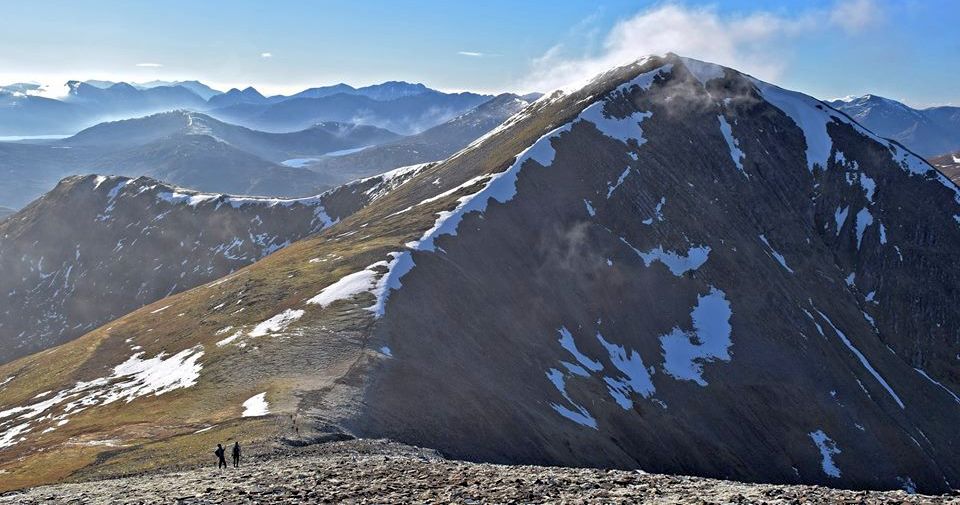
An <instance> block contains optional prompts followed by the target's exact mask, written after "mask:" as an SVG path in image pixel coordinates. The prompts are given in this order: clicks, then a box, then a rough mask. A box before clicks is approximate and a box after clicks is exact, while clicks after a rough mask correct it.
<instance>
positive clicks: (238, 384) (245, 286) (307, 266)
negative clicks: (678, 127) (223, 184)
mask: <svg viewBox="0 0 960 505" xmlns="http://www.w3.org/2000/svg"><path fill="white" fill-rule="evenodd" d="M659 64H660V62H659V61H657V60H654V61H651V62H649V63H648V64H645V65H643V66H642V67H637V66H630V67H625V68H623V69H620V70H619V71H618V72H619V74H615V75H610V76H607V77H606V78H605V79H603V80H602V81H598V82H597V83H595V84H593V85H591V86H588V87H587V88H585V89H583V90H581V91H579V92H577V93H574V94H572V95H567V96H564V97H562V99H557V100H549V99H546V98H545V99H544V100H541V101H540V102H537V103H535V104H533V105H532V106H531V107H530V108H528V109H527V110H526V114H525V115H524V116H523V117H522V118H521V119H520V120H519V121H515V122H514V123H513V124H511V125H510V126H509V128H506V129H504V130H501V131H499V132H497V133H495V134H494V135H492V136H491V137H489V138H488V139H486V141H484V142H483V143H482V144H480V145H479V146H477V147H476V148H472V149H470V148H468V149H467V150H465V151H463V152H461V153H459V154H458V155H455V156H454V157H452V158H451V159H450V160H447V161H446V162H443V163H439V164H436V165H433V166H429V167H427V168H425V169H424V170H422V171H421V172H420V173H418V174H417V176H416V177H415V178H413V179H412V180H411V181H410V182H407V183H406V184H404V185H402V186H400V187H399V188H397V189H396V190H394V191H392V192H390V193H388V194H387V195H386V196H384V197H383V198H382V199H380V200H378V201H376V202H375V203H374V204H372V205H370V206H369V207H367V208H365V209H364V210H361V211H360V212H358V213H356V214H354V215H353V216H351V217H349V218H347V219H345V220H344V221H342V222H340V223H339V224H337V225H336V226H333V227H331V228H329V229H327V230H325V231H324V232H322V233H320V234H319V235H317V236H314V237H311V238H308V239H305V240H302V241H300V242H298V243H296V244H293V245H292V246H290V247H288V248H286V249H283V250H281V251H279V252H277V253H275V254H273V255H271V256H269V257H267V258H265V259H263V260H261V261H260V262H258V263H255V264H253V265H251V266H249V267H247V268H244V269H243V270H240V271H238V272H237V273H234V274H232V275H230V276H228V277H227V278H225V279H222V280H220V281H216V282H213V283H210V284H208V285H205V286H201V287H198V288H194V289H192V290H190V291H186V292H183V293H180V294H178V295H174V296H172V297H170V298H167V299H164V300H160V301H158V302H155V303H154V304H152V305H149V306H147V307H144V308H142V309H140V310H138V311H135V312H133V313H131V314H128V315H126V316H124V317H122V318H120V319H118V320H116V321H114V322H112V323H109V324H107V325H105V326H104V327H102V328H100V329H98V330H95V331H93V332H91V333H89V334H87V335H85V336H83V337H81V338H79V339H77V340H75V341H73V342H70V343H68V344H65V345H63V346H60V347H57V348H54V349H50V350H48V351H45V352H43V353H40V354H36V355H33V356H29V357H26V358H23V359H21V360H18V361H15V362H13V363H10V364H7V365H5V366H3V367H0V381H2V380H3V379H2V378H5V377H8V376H13V375H15V376H16V379H15V380H13V381H12V382H10V383H9V384H7V386H6V388H5V389H0V408H8V407H9V406H11V405H18V404H26V403H32V402H31V401H30V399H31V398H33V397H34V396H35V395H36V394H38V393H40V392H43V391H49V390H54V391H59V390H61V389H64V388H67V387H69V386H71V385H72V384H73V383H74V382H76V381H78V380H91V379H93V378H97V377H102V376H106V375H109V373H110V370H112V368H113V367H114V366H116V365H117V364H119V363H121V362H123V361H124V360H126V359H127V358H128V357H129V356H131V355H132V354H133V351H131V350H130V349H129V348H130V346H132V345H140V346H142V347H143V351H144V352H145V355H146V357H153V356H156V355H157V354H159V353H161V352H166V353H167V354H168V355H169V354H175V353H176V352H179V351H181V350H184V349H189V348H191V347H194V346H196V345H198V344H199V345H203V348H204V355H203V357H202V358H201V360H200V362H201V363H202V364H203V371H202V372H201V374H200V379H199V381H198V383H197V384H196V385H195V386H193V387H190V388H186V389H178V390H175V391H173V392H170V393H167V394H164V395H162V396H159V397H155V396H145V397H141V398H138V399H137V400H135V401H134V402H132V403H129V404H127V403H122V402H118V403H115V404H112V405H109V406H105V407H97V408H91V409H89V410H87V411H84V412H82V413H80V414H77V415H75V416H73V417H72V418H71V421H70V422H69V424H67V425H65V426H62V427H59V428H57V429H56V430H55V431H53V432H51V433H48V434H46V435H38V433H39V432H40V431H41V430H42V429H43V427H44V426H42V425H38V426H39V427H38V428H36V429H34V431H32V432H31V433H30V434H29V435H28V439H27V441H25V442H23V443H21V444H19V445H15V446H13V447H10V448H6V449H0V472H2V471H6V472H8V473H6V474H4V479H2V481H0V491H3V490H10V489H16V488H21V487H25V486H33V485H39V484H44V483H50V482H54V481H59V480H63V479H65V478H69V477H70V476H71V475H73V476H74V477H76V478H81V477H84V476H86V475H90V474H94V473H95V474H98V475H118V474H124V473H128V472H132V471H136V470H141V469H145V468H161V467H175V466H176V465H177V464H179V463H180V462H182V461H184V460H185V459H192V458H197V457H206V456H207V452H209V450H212V448H211V447H212V445H214V444H215V443H216V442H218V441H225V440H226V439H227V438H229V437H233V436H241V437H242V438H243V439H244V440H245V441H246V442H247V443H257V442H265V441H268V440H270V439H273V438H275V437H277V436H279V435H282V434H284V433H285V432H286V431H285V430H288V429H289V426H288V424H287V422H286V421H284V417H287V418H289V416H290V415H294V414H295V413H296V412H298V410H300V409H303V410H305V409H307V408H313V409H314V410H312V411H311V412H310V414H311V415H312V417H313V421H314V422H329V423H332V424H336V421H337V419H338V418H342V417H343V416H348V415H350V413H351V406H352V405H356V402H357V401H362V396H361V395H362V392H363V385H364V377H365V375H366V372H367V371H368V370H369V369H370V367H373V366H375V365H376V363H377V360H379V359H383V358H382V356H381V355H380V354H379V353H377V352H376V351H374V350H373V349H377V348H378V347H379V346H377V345H375V343H370V342H367V338H368V337H369V335H370V328H371V326H372V324H374V322H375V321H374V319H373V317H372V314H371V313H370V312H369V311H367V310H365V309H364V308H365V307H368V306H370V305H371V304H372V296H371V295H368V294H363V295H360V296H358V297H355V298H354V299H352V300H347V301H340V302H336V303H334V304H333V305H331V306H330V307H327V308H325V309H321V308H320V307H319V306H316V305H305V303H304V302H305V301H306V300H308V299H309V298H311V297H313V296H315V295H316V294H317V293H319V292H320V291H321V290H322V289H323V288H324V287H326V286H328V285H330V284H332V283H333V282H335V281H337V280H339V279H340V278H342V277H343V276H345V275H348V274H351V273H354V272H356V271H358V270H361V269H363V268H364V267H366V266H368V265H370V264H372V263H374V262H376V261H380V260H385V259H388V253H390V252H392V251H400V250H403V247H404V246H403V244H405V243H406V242H408V241H410V240H414V239H416V238H419V237H420V235H421V234H422V233H423V231H424V230H426V229H428V228H430V227H431V226H432V225H433V223H434V221H435V219H436V217H435V215H436V213H437V212H439V211H441V210H449V209H451V208H453V207H454V206H455V205H456V201H457V199H458V198H459V197H460V196H463V195H464V194H469V193H471V192H473V191H475V190H476V188H475V187H474V188H470V189H461V190H460V191H458V192H456V193H454V194H451V195H448V196H446V197H444V198H440V199H438V200H435V201H433V202H430V203H429V204H424V205H417V206H415V207H414V208H413V209H412V210H410V211H408V212H403V213H399V214H395V213H396V212H397V211H399V210H402V209H405V208H407V207H409V206H411V205H414V204H416V203H418V202H421V201H423V200H424V199H426V198H429V197H432V196H435V195H437V194H439V193H441V192H443V191H446V190H448V189H451V188H453V187H456V186H458V185H460V184H461V183H463V182H464V181H466V180H469V179H471V178H473V177H475V176H477V175H479V174H484V173H494V172H499V171H502V170H504V169H506V168H507V167H508V166H509V165H510V164H511V163H512V162H513V160H514V158H515V156H516V154H517V153H519V152H521V151H522V150H524V149H525V148H526V147H528V146H529V145H531V144H532V143H533V142H534V141H535V140H536V139H538V138H539V137H540V136H542V135H543V134H544V133H546V132H548V131H550V130H552V129H553V128H556V127H557V126H560V125H562V124H564V123H566V122H568V121H569V120H570V119H571V118H572V117H573V116H575V115H576V114H578V113H579V112H580V110H582V108H583V107H585V106H586V105H588V101H587V100H585V99H586V98H588V97H591V96H598V95H601V94H603V93H606V92H607V91H609V90H610V89H611V88H612V87H613V86H614V85H615V84H617V83H619V82H622V81H623V80H625V79H627V78H629V77H632V76H633V75H636V74H638V73H640V72H642V71H644V70H646V69H648V68H652V67H655V66H659ZM438 178H439V179H440V184H439V185H437V184H433V181H435V180H437V179H438ZM351 231H353V232H355V233H352V234H350V233H349V232H351ZM311 259H317V260H319V261H314V262H311V261H310V260H311ZM220 304H224V306H223V307H221V308H220V309H217V307H218V306H219V305H220ZM165 306H169V308H167V309H165V310H164V311H162V312H159V313H156V314H154V313H152V312H153V311H155V310H157V309H159V308H161V307H165ZM289 308H297V309H302V310H305V311H306V313H305V315H304V316H303V318H302V319H300V320H299V321H298V322H297V323H296V324H294V325H292V326H291V327H290V328H288V329H287V330H286V331H285V332H283V333H282V334H280V335H278V336H263V337H259V338H256V339H249V340H248V342H249V344H248V346H247V347H245V348H239V347H237V346H236V345H228V346H223V347H218V346H217V345H216V342H218V341H219V340H221V339H223V338H224V337H225V336H226V335H216V332H217V331H218V330H219V329H222V328H225V327H227V326H232V327H233V328H234V331H236V329H237V328H245V329H246V330H249V329H251V328H252V327H253V326H254V325H256V324H257V323H259V322H261V321H264V320H266V319H268V318H270V317H272V316H274V315H276V314H278V313H280V312H282V311H284V310H286V309H289ZM127 339H132V340H131V341H130V342H129V343H128V342H126V340H127ZM51 363H55V364H56V365H55V366H51ZM264 391H266V392H267V399H268V401H269V402H270V404H271V405H270V408H271V411H272V414H273V415H272V417H271V418H261V419H259V420H250V419H249V418H248V419H244V420H241V421H238V420H237V419H238V418H239V417H240V415H241V412H242V408H241V404H242V403H243V401H245V400H246V399H248V398H250V397H251V396H253V395H255V394H258V393H260V392H264ZM271 419H272V421H271ZM209 425H217V427H215V428H213V429H211V430H209V431H205V432H203V433H199V434H197V433H195V432H196V431H197V430H199V429H203V428H205V427H207V426H209ZM106 439H110V440H118V441H119V444H120V445H122V446H123V448H117V447H105V446H100V445H97V446H91V445H76V444H82V443H83V442H84V441H90V440H106ZM75 448H79V449H75ZM52 452H56V456H55V457H52V456H51V453H52ZM148 458H149V460H148ZM94 462H96V463H97V465H96V467H91V466H90V465H91V464H92V463H94Z"/></svg>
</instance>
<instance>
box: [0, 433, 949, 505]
mask: <svg viewBox="0 0 960 505" xmlns="http://www.w3.org/2000/svg"><path fill="white" fill-rule="evenodd" d="M267 502H269V503H541V502H547V503H653V504H688V503H689V504H710V503H769V504H820V503H850V504H852V503H856V504H880V503H897V504H900V503H903V504H906V503H910V504H913V503H918V504H919V503H960V498H956V497H930V496H919V495H907V494H906V493H904V492H902V491H896V492H863V491H843V490H836V489H828V488H824V487H818V486H775V485H763V484H744V483H738V482H729V481H722V480H713V479H704V478H696V477H677V476H668V475H653V474H644V473H639V472H625V471H604V470H592V469H575V468H549V467H534V466H502V465H489V464H476V463H466V462H461V461H451V460H446V459H443V458H441V457H439V456H437V455H436V454H435V453H433V452H431V451H426V450H422V449H417V448H412V447H407V446H402V445H399V444H394V443H391V442H387V441H379V440H354V441H348V442H334V443H329V444H323V445H316V446H311V447H306V448H302V449H286V450H284V451H280V452H277V453H273V454H270V455H266V456H254V457H252V458H251V459H249V460H247V461H245V462H244V464H243V465H242V466H241V468H240V469H233V468H230V469H227V470H223V471H220V470H217V469H216V468H214V466H213V465H210V466H208V467H206V468H196V469H193V470H187V471H178V472H171V473H157V474H148V475H138V476H131V477H127V478H122V479H111V480H104V481H95V482H80V483H69V484H59V485H54V486H44V487H39V488H34V489H31V490H27V491H24V492H16V493H8V494H5V495H2V496H0V504H13V503H17V504H34V503H75V504H88V503H89V504H119V503H129V504H132V503H137V504H147V503H150V504H152V503H179V504H206V503H267Z"/></svg>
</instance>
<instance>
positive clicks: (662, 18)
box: [515, 0, 880, 91]
mask: <svg viewBox="0 0 960 505" xmlns="http://www.w3.org/2000/svg"><path fill="white" fill-rule="evenodd" d="M879 18H880V13H879V8H878V7H877V5H876V4H875V2H874V0H839V1H838V2H837V3H835V4H834V5H833V7H832V8H831V9H829V10H810V11H804V12H800V13H797V14H794V15H791V16H786V15H780V14H773V13H769V12H753V13H750V14H743V15H727V14H721V13H720V12H718V10H717V9H716V8H715V7H696V8H695V7H687V6H683V5H680V4H674V3H669V4H665V5H660V6H657V7H653V8H651V9H648V10H644V11H641V12H639V13H638V14H636V15H634V16H633V17H631V18H628V19H626V20H623V21H620V22H618V23H617V24H616V25H614V26H613V28H612V29H611V30H610V31H609V33H607V35H606V37H605V38H604V39H603V43H602V44H601V45H600V48H599V49H598V50H597V51H594V53H593V54H589V55H583V54H579V55H578V54H571V51H570V49H569V47H568V46H567V45H564V44H558V45H556V46H554V47H552V48H550V49H549V50H548V51H547V52H546V53H544V54H543V55H542V56H540V57H539V58H536V59H535V60H533V62H532V65H531V72H530V74H529V75H528V77H527V78H526V79H524V80H523V81H522V82H521V83H519V84H518V85H517V86H515V88H516V89H524V90H538V91H550V90H553V89H557V88H562V87H566V86H570V85H571V84H573V83H580V82H583V81H584V80H586V79H589V78H591V77H593V76H595V75H597V74H599V73H601V72H603V71H605V70H609V69H610V68H613V67H616V66H619V65H625V64H627V63H629V62H631V61H634V60H636V59H638V58H640V57H643V56H646V55H649V54H665V53H667V52H673V53H677V54H680V55H683V56H689V57H693V58H698V59H702V60H706V61H711V62H714V63H719V64H723V65H728V66H731V67H734V68H737V69H738V70H742V71H744V72H747V73H750V74H753V75H756V76H757V77H760V78H764V79H776V78H777V77H779V76H780V74H781V72H782V71H783V69H784V66H785V65H786V61H785V55H784V54H783V47H782V46H780V47H778V44H782V43H783V42H787V41H789V40H790V39H793V38H796V37H798V36H802V35H808V34H815V33H817V32H820V31H823V30H831V29H836V28H840V29H843V30H845V31H847V32H856V31H860V30H863V29H865V28H867V27H869V26H871V25H872V24H874V23H875V22H876V21H877V20H879Z"/></svg>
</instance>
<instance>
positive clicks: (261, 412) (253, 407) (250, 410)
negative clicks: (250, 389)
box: [243, 393, 270, 417]
mask: <svg viewBox="0 0 960 505" xmlns="http://www.w3.org/2000/svg"><path fill="white" fill-rule="evenodd" d="M268 414H270V404H269V403H267V393H260V394H258V395H253V396H251V397H250V398H249V399H248V400H247V401H245V402H243V417H260V416H265V415H268Z"/></svg>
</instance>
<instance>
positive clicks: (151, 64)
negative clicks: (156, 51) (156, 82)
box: [136, 63, 163, 68]
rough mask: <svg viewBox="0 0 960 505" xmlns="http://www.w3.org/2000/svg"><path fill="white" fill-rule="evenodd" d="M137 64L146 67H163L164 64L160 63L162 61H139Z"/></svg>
mask: <svg viewBox="0 0 960 505" xmlns="http://www.w3.org/2000/svg"><path fill="white" fill-rule="evenodd" d="M136 66H138V67H146V68H160V67H162V66H163V65H162V64H160V63H137V65H136Z"/></svg>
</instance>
